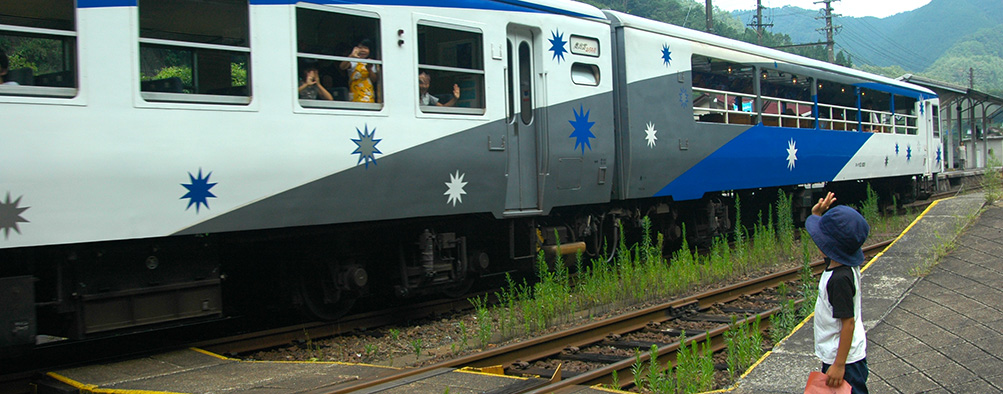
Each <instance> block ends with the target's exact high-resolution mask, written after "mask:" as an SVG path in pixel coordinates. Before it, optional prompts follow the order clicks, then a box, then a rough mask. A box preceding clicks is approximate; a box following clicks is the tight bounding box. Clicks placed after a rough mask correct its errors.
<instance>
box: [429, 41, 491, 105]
mask: <svg viewBox="0 0 1003 394" xmlns="http://www.w3.org/2000/svg"><path fill="white" fill-rule="evenodd" d="M417 32H418V70H416V71H415V72H416V74H417V76H418V77H419V78H420V79H421V80H427V81H428V83H422V82H420V85H423V86H425V85H427V89H426V88H424V87H421V86H419V94H418V97H417V100H418V107H419V108H421V111H422V112H440V113H454V114H472V115H481V114H483V113H484V55H483V53H484V51H483V49H484V44H483V38H482V34H481V32H480V30H476V29H471V28H466V27H459V26H453V25H448V24H443V23H438V22H432V21H421V22H419V23H418V28H417ZM454 85H455V86H456V87H457V88H459V93H460V97H459V98H456V97H455V96H453V90H454Z"/></svg>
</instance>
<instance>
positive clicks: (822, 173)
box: [655, 124, 873, 201]
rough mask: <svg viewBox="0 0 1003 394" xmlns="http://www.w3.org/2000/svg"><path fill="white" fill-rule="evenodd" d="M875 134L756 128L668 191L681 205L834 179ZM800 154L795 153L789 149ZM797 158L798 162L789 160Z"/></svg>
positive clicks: (664, 193)
mask: <svg viewBox="0 0 1003 394" xmlns="http://www.w3.org/2000/svg"><path fill="white" fill-rule="evenodd" d="M872 135H873V134H871V133H858V132H853V131H832V130H815V129H794V128H785V127H766V126H763V125H762V124H759V125H756V126H753V127H751V128H749V129H748V130H746V131H745V132H743V133H742V134H739V135H738V136H737V137H735V138H734V139H732V140H731V141H729V142H728V143H727V144H725V145H724V146H722V147H721V148H720V149H718V150H717V151H715V152H714V153H711V154H710V156H707V158H705V159H703V160H702V161H700V162H699V163H697V164H696V165H695V166H693V168H690V169H689V170H687V171H686V172H684V173H683V174H682V175H680V176H679V177H678V178H676V179H675V180H673V181H672V182H670V183H669V184H668V185H666V186H665V187H663V188H662V189H661V190H659V191H658V193H655V196H672V197H673V198H674V199H675V200H676V201H680V200H692V199H697V198H701V197H703V194H704V193H706V192H716V191H722V190H739V189H752V188H758V187H769V186H781V185H797V184H805V183H814V182H825V181H831V180H833V179H834V178H835V177H836V175H837V174H839V171H840V170H842V169H843V167H845V166H846V163H848V162H849V161H850V159H851V158H853V155H854V154H856V153H857V151H859V150H860V147H862V146H863V145H864V143H865V142H867V140H868V139H869V138H870V137H871V136H872ZM791 145H793V149H796V150H797V152H796V153H794V154H790V153H789V150H790V146H791ZM793 157H796V159H795V160H789V158H793Z"/></svg>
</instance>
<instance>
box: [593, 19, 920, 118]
mask: <svg viewBox="0 0 1003 394" xmlns="http://www.w3.org/2000/svg"><path fill="white" fill-rule="evenodd" d="M603 13H605V14H606V17H607V18H609V20H610V22H611V23H612V24H613V26H614V27H620V26H624V27H630V28H634V29H640V30H646V31H650V32H652V33H658V34H665V35H669V36H673V37H678V38H682V39H686V40H690V41H695V42H700V43H704V44H707V45H714V46H718V47H722V48H727V49H731V50H735V51H740V52H745V53H748V54H752V55H758V56H763V57H767V58H770V59H776V60H780V61H783V62H786V63H790V64H795V65H799V66H804V67H810V68H813V69H817V70H820V71H823V72H826V73H830V74H836V75H841V76H844V77H850V78H853V79H857V80H864V81H870V82H871V83H857V84H855V85H858V86H861V87H865V88H869V89H874V90H879V91H883V92H888V93H893V94H898V95H903V96H909V97H915V98H934V97H937V94H936V93H934V92H933V91H932V90H930V89H927V88H925V87H922V86H918V85H914V84H911V83H907V82H903V81H899V80H895V79H892V78H888V77H884V76H881V75H876V74H871V73H867V72H864V71H860V70H854V69H852V68H849V67H843V66H840V65H837V64H832V63H827V62H823V61H819V60H815V59H810V58H807V57H804V56H799V55H795V54H792V53H787V52H784V51H779V50H776V49H772V48H767V47H763V46H759V45H755V44H750V43H747V42H743V41H739V40H734V39H731V38H727V37H722V36H718V35H714V34H710V33H705V32H702V31H697V30H693V29H687V28H685V27H681V26H676V25H672V24H668V23H664V22H659V21H654V20H651V19H645V18H642V17H639V16H635V15H630V14H625V13H622V12H619V11H613V10H603Z"/></svg>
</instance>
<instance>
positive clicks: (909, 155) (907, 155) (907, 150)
mask: <svg viewBox="0 0 1003 394" xmlns="http://www.w3.org/2000/svg"><path fill="white" fill-rule="evenodd" d="M905 159H906V161H909V160H911V159H912V147H911V146H907V147H905Z"/></svg>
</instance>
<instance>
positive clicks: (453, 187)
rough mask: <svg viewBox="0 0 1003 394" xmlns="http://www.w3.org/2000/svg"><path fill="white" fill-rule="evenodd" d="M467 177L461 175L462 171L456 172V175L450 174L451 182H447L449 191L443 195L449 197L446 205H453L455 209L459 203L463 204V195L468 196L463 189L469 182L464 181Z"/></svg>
mask: <svg viewBox="0 0 1003 394" xmlns="http://www.w3.org/2000/svg"><path fill="white" fill-rule="evenodd" d="M466 175H467V174H460V170H456V175H453V174H449V182H446V187H448V188H449V189H448V190H446V192H445V193H443V195H446V196H449V199H447V200H446V204H449V203H453V206H454V207H455V206H456V203H457V202H459V203H461V204H462V203H463V195H464V194H467V192H465V191H463V187H464V186H466V185H467V182H464V181H463V177H464V176H466Z"/></svg>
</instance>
